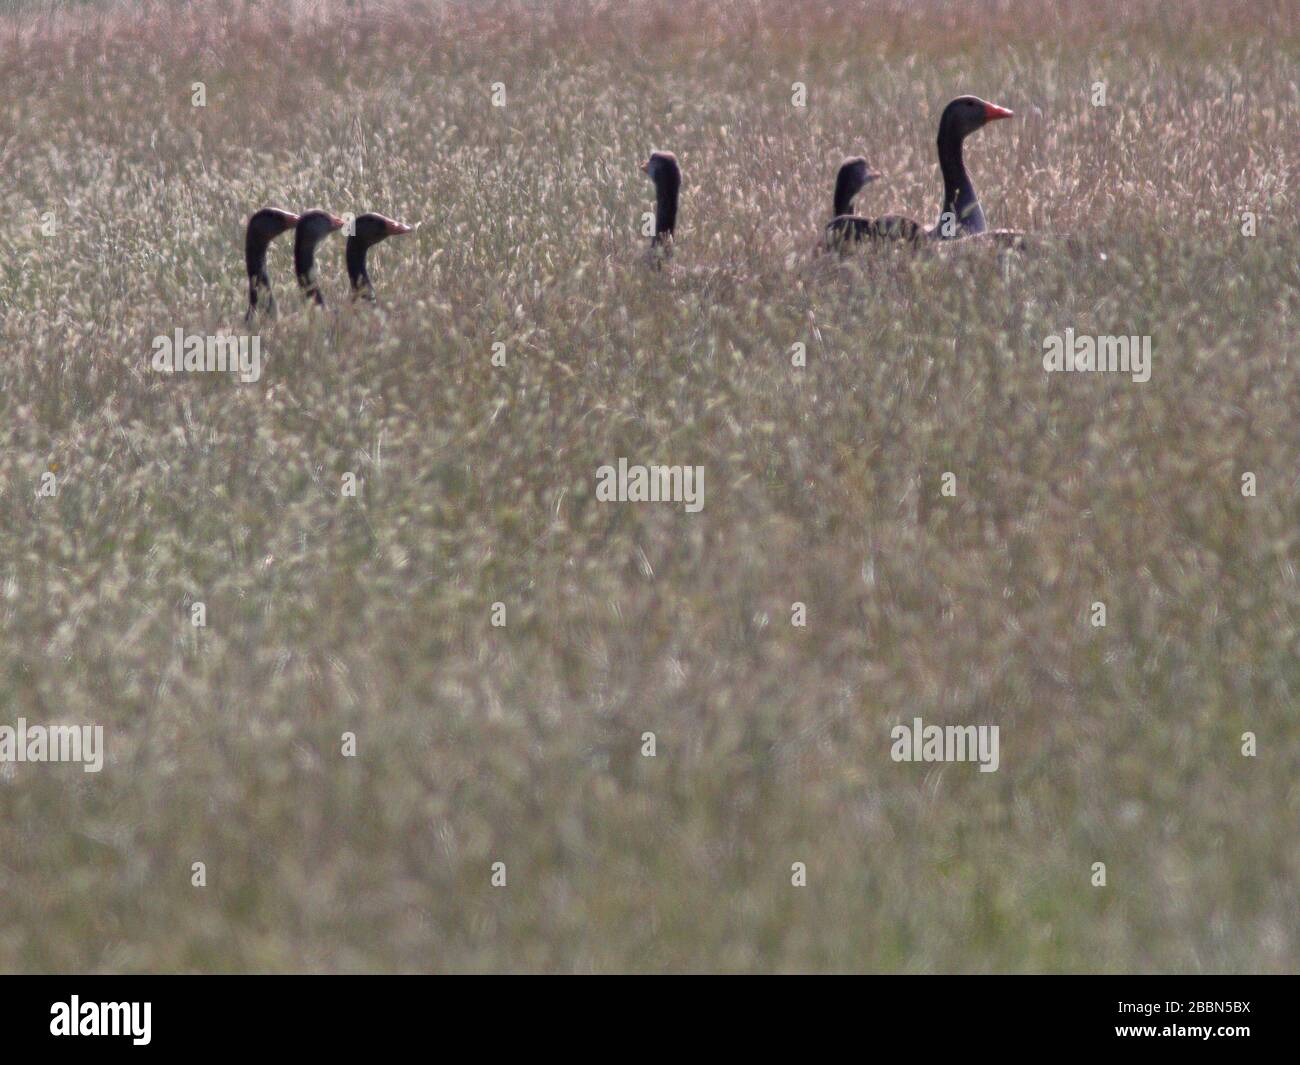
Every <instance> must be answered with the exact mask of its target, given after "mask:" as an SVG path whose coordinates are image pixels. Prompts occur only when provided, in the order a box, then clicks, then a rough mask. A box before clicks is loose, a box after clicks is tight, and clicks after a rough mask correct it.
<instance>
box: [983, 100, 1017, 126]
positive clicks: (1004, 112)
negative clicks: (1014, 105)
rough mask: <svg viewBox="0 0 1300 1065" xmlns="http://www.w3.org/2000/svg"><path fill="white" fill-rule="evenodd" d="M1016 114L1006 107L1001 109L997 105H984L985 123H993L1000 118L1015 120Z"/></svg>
mask: <svg viewBox="0 0 1300 1065" xmlns="http://www.w3.org/2000/svg"><path fill="white" fill-rule="evenodd" d="M1015 114H1016V113H1015V112H1014V111H1011V110H1009V109H1007V108H1005V107H999V106H998V105H997V104H985V105H984V121H985V122H992V121H994V119H998V118H1014V117H1015Z"/></svg>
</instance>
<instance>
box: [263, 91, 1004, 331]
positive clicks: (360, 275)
mask: <svg viewBox="0 0 1300 1065" xmlns="http://www.w3.org/2000/svg"><path fill="white" fill-rule="evenodd" d="M1013 114H1014V112H1012V111H1008V110H1007V109H1006V108H1005V107H999V106H998V105H997V104H991V103H988V102H987V101H984V100H981V99H980V98H979V97H978V96H959V97H957V98H956V99H955V100H953V101H951V102H950V103H949V104H948V106H947V107H945V108H944V110H943V114H942V116H941V117H940V119H939V140H938V147H939V170H940V172H941V173H942V175H943V207H942V209H941V211H940V214H939V220H938V222H937V223H936V224H935V226H934V227H933V228H931V229H925V228H924V227H923V226H922V225H921V224H920V223H918V222H916V221H915V220H914V219H911V218H907V217H905V216H903V215H892V214H891V215H883V216H881V217H879V218H865V217H863V216H861V215H856V214H852V213H851V212H852V209H853V199H854V197H855V196H857V194H858V193H859V192H861V191H862V189H863V188H865V187H866V186H867V185H868V184H869V183H870V182H872V181H875V180H876V179H877V178H879V177H880V176H881V175H880V173H879V171H876V170H873V169H872V168H871V167H870V166H868V164H867V160H866V159H864V158H863V157H862V156H855V157H854V158H852V159H846V160H845V161H844V163H842V164H841V166H840V168H839V172H838V173H837V174H836V177H835V194H834V203H833V208H832V210H833V217H832V218H831V221H830V222H829V223H828V224H827V226H826V237H825V247H826V248H827V249H828V250H837V251H840V252H844V251H847V250H849V249H850V248H852V247H853V246H855V245H859V244H863V243H873V242H891V243H901V244H907V245H911V246H914V247H915V246H920V245H922V244H925V243H928V242H931V241H947V240H955V239H959V238H968V237H982V238H984V239H986V240H992V241H995V242H996V243H997V244H998V245H1000V246H1004V247H1019V246H1022V245H1023V237H1024V234H1022V233H1020V232H1018V231H1015V230H1008V229H998V230H990V229H989V228H988V224H987V223H986V222H985V220H984V211H983V209H982V208H981V207H980V203H979V199H978V197H977V196H976V195H975V186H974V184H972V182H971V179H970V175H969V174H968V173H967V172H966V165H965V163H964V162H963V160H962V143H963V142H964V141H965V140H966V138H967V137H969V136H970V135H971V134H972V133H974V132H975V131H976V130H979V129H982V128H983V127H984V126H986V125H987V124H988V123H990V122H994V121H997V120H998V119H1003V118H1011V117H1012V115H1013ZM641 169H642V170H643V171H644V172H645V174H646V175H647V176H648V177H649V178H650V180H651V181H652V182H653V183H654V187H655V216H654V221H655V227H654V233H653V234H652V236H651V238H650V246H651V249H652V250H657V251H659V252H661V253H663V254H667V253H669V252H670V251H671V244H672V236H673V230H674V229H675V228H676V226H677V201H678V197H679V194H680V192H681V186H682V171H681V167H680V166H679V165H678V163H677V157H676V156H675V155H674V154H673V153H672V152H652V153H651V154H650V157H649V159H647V160H646V162H645V163H643V164H642V166H641ZM345 225H348V223H346V222H345V221H344V220H343V219H342V218H339V217H337V216H336V215H332V214H330V213H329V212H328V211H306V212H304V213H303V214H301V215H296V214H293V213H292V212H290V211H285V210H281V209H280V208H278V207H265V208H263V209H262V210H260V211H258V212H257V213H256V214H254V215H253V216H252V217H251V218H250V219H249V220H248V231H247V234H246V236H245V241H244V258H245V262H246V265H247V267H248V315H247V317H248V320H249V321H251V320H252V319H253V318H254V317H255V316H256V315H257V314H258V312H259V310H265V311H273V310H274V306H275V301H274V299H273V298H272V296H271V281H270V277H269V276H268V275H267V272H266V254H267V249H268V247H269V246H270V243H271V241H272V240H274V239H275V238H276V237H278V236H279V235H280V234H281V233H284V232H286V231H287V230H290V229H292V230H294V241H293V266H294V272H295V274H296V275H297V277H298V285H299V287H300V288H301V289H302V293H303V296H304V297H305V298H306V299H307V300H308V301H309V302H312V303H315V304H317V305H318V306H319V305H324V303H325V298H324V296H323V295H322V294H321V290H320V285H319V283H318V282H317V277H316V246H317V245H318V244H319V243H320V242H321V241H322V240H323V239H324V238H325V237H327V236H329V235H330V234H331V233H333V232H335V231H336V230H339V229H342V228H343V227H344V226H345ZM414 228H415V227H414V226H409V225H407V224H405V223H404V222H398V221H395V220H394V219H392V218H388V217H386V216H384V215H382V214H373V213H372V214H363V215H361V216H360V217H358V218H356V219H355V220H354V221H353V222H352V223H351V225H350V226H349V232H348V238H347V247H346V254H345V260H346V263H347V269H348V277H349V279H350V280H351V282H352V294H353V298H356V299H368V300H373V299H374V298H375V294H374V286H373V285H372V284H371V281H370V275H369V273H368V272H367V270H366V253H367V252H368V251H369V250H370V248H372V247H373V246H374V245H376V244H378V243H379V242H380V241H382V240H386V239H387V238H388V237H395V236H400V235H401V234H404V233H410V232H412V231H413V229H414Z"/></svg>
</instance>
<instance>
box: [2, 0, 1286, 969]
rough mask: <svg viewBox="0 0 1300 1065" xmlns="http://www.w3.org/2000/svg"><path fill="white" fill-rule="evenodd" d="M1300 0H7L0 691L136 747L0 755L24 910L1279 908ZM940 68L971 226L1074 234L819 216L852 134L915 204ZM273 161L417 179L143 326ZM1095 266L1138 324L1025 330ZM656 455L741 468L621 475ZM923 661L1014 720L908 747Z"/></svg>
mask: <svg viewBox="0 0 1300 1065" xmlns="http://www.w3.org/2000/svg"><path fill="white" fill-rule="evenodd" d="M1296 15H1297V11H1296V6H1295V4H1294V3H1227V4H1223V3H1211V2H1209V0H1193V2H1189V3H1183V4H1177V5H1168V4H1156V3H1148V2H1143V0H1138V2H1131V3H1123V4H1120V3H1084V2H1077V3H1071V4H1038V3H1031V2H1029V0H1008V2H1003V3H989V4H986V5H971V6H969V7H967V6H959V5H949V4H940V3H937V2H936V3H922V4H904V3H901V2H900V3H870V4H843V5H840V4H828V3H820V4H813V3H808V2H800V0H782V2H775V0H750V2H744V3H741V2H729V3H709V4H703V3H700V4H682V3H672V4H669V3H666V2H658V0H656V2H651V3H640V4H633V5H621V4H612V3H597V2H589V3H577V2H564V0H553V2H545V3H543V2H536V3H514V4H507V5H498V4H493V5H479V4H468V3H466V4H450V3H449V4H437V3H428V4H419V3H410V4H397V3H379V4H376V3H361V2H358V3H353V4H347V3H338V4H334V3H331V4H319V5H317V4H311V5H309V4H305V3H271V2H263V3H256V4H254V3H249V4H239V3H219V2H216V0H207V2H195V3H191V4H171V3H167V4H162V3H154V4H150V5H128V4H102V5H89V6H81V5H66V6H65V5H44V4H42V5H22V4H19V5H18V6H17V7H16V10H14V11H12V12H11V13H9V14H8V15H6V16H5V17H4V18H3V19H2V20H0V77H2V78H3V81H4V84H5V85H6V86H15V87H16V89H15V91H12V92H6V93H5V94H4V99H3V101H0V190H2V191H3V193H4V197H5V204H6V207H7V212H6V213H7V218H8V224H7V225H6V226H4V227H3V228H2V229H0V345H2V349H3V350H2V351H0V458H2V461H0V499H2V501H3V506H2V507H0V625H2V626H3V628H2V630H0V631H2V636H3V639H2V640H0V706H2V707H3V715H0V724H4V723H11V722H12V721H13V720H14V719H16V718H17V717H19V716H24V717H26V718H27V719H28V720H29V721H32V722H37V721H40V722H56V721H57V722H67V723H84V722H96V723H101V724H103V725H104V726H105V729H106V733H107V738H108V763H107V764H106V766H105V768H104V771H103V772H102V773H99V774H97V775H94V774H85V773H83V772H81V770H80V769H79V768H77V767H76V766H68V765H30V764H28V765H9V766H5V767H0V897H2V898H3V899H4V900H5V902H4V905H3V906H2V907H0V967H3V968H4V969H7V970H21V971H36V970H75V971H146V970H147V971H154V970H168V971H170V970H187V971H188V970H198V971H228V970H235V971H245V970H255V971H277V970H299V969H308V970H321V971H341V970H374V969H378V970H424V969H436V970H457V971H459V970H507V969H509V970H515V969H524V970H547V971H554V970H561V971H586V970H601V971H606V970H655V971H659V970H701V969H725V970H764V971H766V970H823V969H825V970H881V971H949V970H956V971H985V970H1032V971H1061V970H1070V971H1092V970H1097V971H1145V970H1174V971H1206V970H1213V971H1238V970H1260V971H1282V970H1294V969H1295V968H1296V964H1297V948H1298V946H1300V944H1297V920H1296V918H1297V912H1296V900H1297V888H1298V886H1300V846H1298V845H1297V844H1300V832H1298V830H1297V826H1300V790H1298V789H1297V787H1296V783H1295V782H1296V780H1297V775H1298V771H1300V744H1298V743H1297V738H1298V736H1297V731H1298V730H1297V724H1296V697H1297V691H1298V690H1300V666H1298V665H1297V650H1298V647H1297V642H1298V638H1300V627H1298V624H1297V612H1298V607H1300V595H1298V591H1297V577H1296V553H1297V547H1298V546H1300V538H1298V530H1300V504H1298V503H1297V477H1296V470H1297V454H1298V448H1297V445H1298V444H1300V429H1298V428H1297V419H1296V411H1297V409H1300V375H1298V374H1297V364H1296V348H1295V340H1294V338H1295V312H1296V309H1297V302H1298V300H1297V262H1298V261H1300V256H1298V255H1297V250H1298V247H1300V241H1298V240H1297V236H1296V221H1295V220H1296V207H1297V204H1296V197H1295V187H1294V186H1295V181H1296V166H1297V152H1296V146H1297V142H1296V139H1295V128H1296V105H1297V93H1298V91H1300V90H1298V89H1297V85H1298V84H1300V79H1298V78H1297V62H1296V60H1297V38H1296V27H1297V26H1298V25H1300V19H1297V18H1296ZM796 81H798V82H803V83H805V84H806V86H807V88H808V99H809V106H808V107H807V108H804V109H799V108H795V107H792V106H791V86H792V83H794V82H796ZM195 82H202V83H203V84H204V85H205V87H206V93H207V105H206V107H203V108H196V107H194V106H192V103H191V99H192V85H193V83H195ZM496 82H501V83H504V85H505V88H506V93H507V102H506V106H505V107H504V108H496V107H493V106H492V103H491V86H492V85H493V83H496ZM1097 82H1105V83H1106V86H1107V97H1108V103H1107V106H1105V107H1100V108H1097V107H1093V106H1092V105H1091V96H1092V92H1093V86H1094V85H1095V83H1097ZM961 92H974V93H978V94H979V95H982V96H984V97H986V98H988V99H991V100H994V101H996V102H998V103H1001V104H1003V105H1006V106H1009V107H1012V108H1013V109H1015V110H1016V112H1017V118H1016V120H1014V121H1012V122H1005V123H998V124H997V125H995V126H992V127H990V128H988V129H986V130H984V131H982V132H980V133H978V134H976V135H975V137H974V138H972V140H971V141H970V142H969V143H968V150H967V158H968V162H969V164H970V166H971V168H972V171H973V174H974V177H975V180H976V182H977V184H978V187H979V191H980V196H981V200H982V201H983V203H984V206H985V210H986V212H987V214H988V215H989V219H990V223H991V224H992V225H994V226H1013V227H1020V228H1024V229H1029V230H1034V231H1052V232H1062V233H1068V234H1071V235H1072V236H1074V237H1075V238H1076V240H1075V242H1073V243H1072V244H1070V245H1062V246H1061V247H1059V248H1056V249H1051V248H1049V249H1047V250H1045V251H1040V252H1038V253H1037V254H1034V255H1029V256H1023V257H1021V258H1018V259H1005V260H1000V259H998V258H997V257H996V256H994V255H989V254H968V255H962V256H957V257H955V258H939V257H933V256H931V257H926V256H920V257H909V256H897V255H886V256H864V257H859V258H857V259H854V260H850V261H846V262H844V263H840V262H836V261H831V260H828V259H827V258H826V257H821V256H817V255H815V254H814V251H813V250H814V245H815V243H816V241H817V238H818V235H819V231H820V227H821V225H823V224H824V222H825V221H826V218H827V216H828V213H829V209H830V191H831V182H832V178H833V174H834V168H835V165H836V164H837V163H838V162H839V160H840V159H841V158H842V157H843V156H845V155H848V154H856V153H859V152H862V153H865V154H866V155H867V156H868V157H869V158H870V160H871V161H872V163H873V165H875V166H877V167H878V168H880V169H882V170H883V171H885V172H886V174H887V180H886V181H885V182H882V183H877V184H875V185H873V186H871V187H870V188H869V189H868V190H867V191H866V192H865V193H864V194H863V196H862V197H861V202H860V204H859V206H860V208H861V209H862V210H863V211H864V212H869V213H875V212H879V211H884V210H886V209H898V210H903V211H906V212H907V213H910V214H914V215H916V216H917V217H920V218H923V219H925V220H927V221H928V220H930V219H932V218H933V217H934V216H935V215H936V214H937V212H938V207H939V191H940V190H939V177H938V171H937V166H936V164H935V159H934V135H935V125H936V121H937V116H938V112H939V110H940V109H941V107H942V105H943V103H944V102H945V101H946V100H947V99H948V98H950V97H952V96H954V95H957V94H958V93H961ZM651 148H666V149H672V150H674V151H676V152H677V154H678V156H679V157H680V158H681V160H682V165H683V168H684V171H685V175H686V185H685V190H684V196H683V208H682V212H683V213H682V219H681V225H680V228H679V231H678V234H677V251H676V256H675V258H674V260H673V262H672V263H671V264H670V266H669V268H668V269H666V270H664V271H662V272H659V273H655V272H652V271H650V270H648V269H646V265H645V262H644V244H645V241H644V239H643V238H642V236H641V233H640V226H641V217H642V214H643V212H645V211H646V210H648V209H649V207H650V194H651V190H650V187H649V185H648V184H647V183H646V182H645V180H644V178H643V176H642V175H641V174H640V173H639V171H638V169H637V164H638V163H639V162H640V161H641V160H642V159H644V157H645V155H646V153H647V152H648V151H649V150H650V149H651ZM267 204H276V205H281V206H285V207H289V208H293V209H305V208H308V207H313V206H323V207H327V208H329V209H331V210H333V211H335V212H340V213H341V212H354V213H360V212H362V211H365V210H379V211H383V212H385V213H388V214H391V215H394V216H396V217H399V218H402V219H404V220H407V221H412V222H414V221H422V222H423V223H424V224H423V225H422V227H421V228H420V229H419V230H418V231H417V233H416V234H415V235H413V236H410V237H404V238H401V239H400V240H397V239H395V240H391V241H389V242H388V243H386V244H384V245H382V246H380V247H379V248H377V249H376V250H375V251H374V253H373V254H372V273H373V275H374V277H375V282H376V286H377V288H378V291H379V295H380V301H381V302H380V306H379V307H377V308H370V307H360V308H359V307H354V306H352V305H350V304H349V303H348V302H347V301H346V299H345V287H346V279H345V276H344V274H343V269H342V247H341V240H340V239H339V238H338V237H333V238H330V240H329V241H328V242H327V243H326V244H325V245H324V246H323V249H322V256H321V261H322V276H323V281H324V286H325V289H326V293H327V296H328V297H330V298H331V300H332V304H333V309H332V310H331V311H330V312H328V313H326V314H319V313H308V312H307V311H306V310H305V309H304V308H302V307H301V306H300V301H299V299H298V297H297V294H296V292H295V291H294V287H295V286H294V283H293V279H292V268H291V260H290V255H289V249H288V239H287V238H284V239H282V240H281V241H279V242H277V243H276V244H275V245H274V246H273V249H272V253H271V264H270V265H271V272H272V276H273V280H274V282H275V284H276V286H277V292H278V296H279V299H280V304H281V315H280V317H279V318H278V320H276V321H275V322H274V323H271V324H268V325H266V326H265V327H263V328H262V330H261V338H262V350H263V353H264V356H265V366H264V373H263V377H262V379H261V381H260V382H259V383H258V384H257V385H240V384H238V383H236V382H234V381H232V380H230V379H228V378H220V379H213V378H212V377H210V376H196V377H192V378H185V377H180V376H178V377H166V376H163V375H159V374H156V373H154V372H152V370H151V369H150V361H149V360H150V354H151V347H150V343H151V340H152V338H153V337H155V336H156V335H160V334H165V335H170V334H171V333H172V332H173V331H174V330H175V329H176V328H177V327H181V328H184V329H186V330H188V331H193V332H211V331H214V330H218V329H222V328H227V327H228V328H233V329H240V328H242V326H241V319H240V316H241V314H242V311H243V301H244V279H243V277H242V258H241V239H242V226H243V224H244V221H245V220H246V218H247V216H248V215H249V214H250V213H251V212H252V211H253V210H255V209H256V208H258V207H260V206H263V205H267ZM1247 211H1249V212H1253V213H1254V214H1255V215H1256V217H1257V233H1256V235H1254V236H1249V237H1248V236H1244V235H1243V234H1242V232H1241V228H1242V216H1243V212H1247ZM51 212H52V213H53V218H54V222H55V226H56V228H55V231H54V233H53V235H47V234H46V232H45V231H44V230H43V228H42V219H43V218H44V217H47V216H48V215H49V214H50V213H51ZM1080 246H1082V247H1083V248H1084V249H1085V250H1084V251H1082V252H1077V254H1076V251H1077V249H1078V248H1079V247H1080ZM1072 249H1074V250H1072ZM1067 327H1071V328H1074V329H1075V330H1076V331H1078V332H1080V333H1098V334H1125V335H1127V334H1146V335H1150V336H1151V337H1152V338H1153V346H1154V365H1153V372H1152V378H1151V380H1150V381H1149V382H1148V383H1146V384H1134V383H1132V382H1131V381H1130V380H1129V379H1128V378H1127V377H1119V376H1117V375H1094V376H1091V377H1090V376H1086V375H1055V376H1051V375H1047V374H1045V373H1044V372H1043V370H1042V364H1041V358H1042V341H1043V338H1044V337H1045V336H1047V335H1049V334H1054V333H1059V332H1061V331H1062V330H1063V329H1065V328H1067ZM495 342H500V343H503V344H504V345H505V351H506V365H505V367H503V368H501V367H494V366H493V365H492V362H491V356H492V345H493V344H494V343H495ZM800 343H801V344H804V345H805V346H806V349H807V366H806V367H804V368H801V369H800V368H795V367H793V366H792V365H791V359H790V354H791V348H792V345H795V344H800ZM620 456H627V457H628V458H629V459H630V460H631V461H633V462H663V463H690V464H702V465H703V466H704V467H705V469H706V482H705V483H706V503H705V507H704V509H703V511H702V512H701V513H699V514H695V515H688V514H685V513H683V511H682V508H680V507H673V506H652V505H641V506H636V505H624V506H620V505H611V504H603V503H598V502H597V501H596V499H595V496H594V485H595V476H596V470H597V468H598V467H599V466H601V465H603V464H606V463H613V462H617V460H618V458H619V457H620ZM51 471H52V472H54V473H55V475H56V478H57V483H58V494H57V496H55V497H54V498H38V496H37V489H38V487H39V485H40V482H41V476H42V474H43V473H46V472H51ZM348 472H352V473H355V474H356V475H357V477H358V478H359V482H360V485H361V490H360V493H359V495H358V497H357V498H355V499H351V498H345V497H343V496H342V495H341V483H342V478H343V475H344V474H345V473H348ZM945 472H952V473H954V474H955V475H956V483H957V495H956V497H955V498H947V497H943V496H941V495H940V480H941V477H942V475H943V473H945ZM1245 472H1251V473H1253V474H1255V476H1256V479H1257V484H1258V493H1257V495H1256V496H1255V497H1253V498H1250V497H1243V495H1242V492H1241V477H1242V474H1243V473H1245ZM198 601H201V602H203V603H204V604H205V606H206V610H207V622H208V624H207V627H206V628H204V629H200V630H196V629H195V628H193V627H192V626H191V624H190V618H191V614H190V608H191V606H192V604H193V603H195V602H198ZM497 602H500V603H504V604H505V608H506V615H507V623H506V625H505V626H504V627H502V628H495V627H493V626H492V625H491V624H490V615H491V611H492V604H494V603H497ZM795 602H801V603H805V604H806V606H807V611H808V625H807V627H806V628H798V627H794V626H792V625H791V605H792V604H793V603H795ZM1094 602H1104V603H1105V604H1106V605H1107V615H1108V618H1107V625H1106V627H1105V628H1096V627H1093V626H1092V625H1090V624H1089V611H1090V607H1091V604H1092V603H1094ZM917 716H919V717H921V718H923V719H924V720H925V721H927V722H935V723H941V724H942V723H962V724H965V723H989V724H997V725H999V726H1000V728H1001V735H1002V758H1001V768H1000V769H999V771H998V772H996V773H991V774H982V773H979V772H977V771H976V769H975V767H973V766H969V765H947V766H936V765H932V766H926V765H909V764H900V763H895V762H894V761H892V760H891V759H890V756H889V750H890V745H891V744H890V737H889V730H890V728H891V726H892V725H894V724H895V723H897V722H899V721H911V719H912V718H913V717H917ZM1248 731H1249V732H1253V733H1255V735H1256V737H1257V741H1258V755H1257V757H1254V758H1248V757H1243V756H1242V753H1241V746H1242V739H1241V737H1242V734H1243V733H1244V732H1248ZM344 732H353V733H355V734H356V737H357V744H358V752H357V757H355V758H344V757H342V756H341V754H340V747H341V736H342V734H343V733H344ZM646 732H653V733H655V736H656V743H657V754H656V756H655V757H654V758H646V757H643V756H642V754H641V748H642V743H643V741H642V736H643V734H644V733H646ZM199 861H201V862H204V863H205V864H206V868H207V886H206V887H202V888H199V887H194V886H192V883H191V876H192V874H191V867H192V863H194V862H199ZM494 862H504V863H505V865H506V868H507V870H508V877H507V885H506V886H505V887H493V886H492V885H491V883H490V876H491V866H492V863H494ZM794 862H804V863H806V866H807V869H808V886H807V887H804V888H797V887H793V886H792V885H791V865H792V863H794ZM1095 862H1105V863H1106V869H1107V885H1106V886H1105V887H1104V888H1099V887H1094V886H1093V885H1092V883H1091V879H1092V867H1093V863H1095Z"/></svg>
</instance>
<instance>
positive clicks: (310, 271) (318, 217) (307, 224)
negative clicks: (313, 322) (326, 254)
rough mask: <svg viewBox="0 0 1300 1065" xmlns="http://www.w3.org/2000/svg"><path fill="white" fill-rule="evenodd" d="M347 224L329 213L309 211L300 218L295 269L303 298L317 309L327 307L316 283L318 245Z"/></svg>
mask: <svg viewBox="0 0 1300 1065" xmlns="http://www.w3.org/2000/svg"><path fill="white" fill-rule="evenodd" d="M344 225H346V223H345V222H344V221H343V219H341V218H339V217H338V216H337V215H332V214H330V213H329V212H328V211H307V212H305V213H304V214H301V215H299V216H298V225H297V226H296V227H295V232H294V236H293V269H294V273H296V274H297V275H298V287H299V288H301V289H302V294H303V296H304V297H305V298H306V299H308V300H310V301H311V302H313V303H315V304H316V306H317V307H323V306H325V297H324V296H322V295H321V291H320V286H319V285H317V283H316V245H317V244H319V243H320V242H321V241H322V240H324V239H325V238H326V237H328V236H329V235H330V234H331V233H333V232H334V231H335V230H337V229H342V228H343V226H344Z"/></svg>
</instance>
